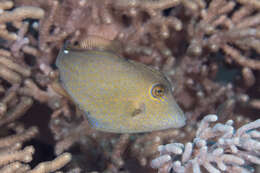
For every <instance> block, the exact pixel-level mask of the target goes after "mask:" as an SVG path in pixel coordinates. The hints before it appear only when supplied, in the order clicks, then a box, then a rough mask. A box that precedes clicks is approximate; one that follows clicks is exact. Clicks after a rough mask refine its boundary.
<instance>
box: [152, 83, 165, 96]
mask: <svg viewBox="0 0 260 173" xmlns="http://www.w3.org/2000/svg"><path fill="white" fill-rule="evenodd" d="M165 92H166V88H165V86H164V85H162V84H156V85H154V87H153V88H152V95H153V97H155V98H161V97H163V96H164V95H165Z"/></svg>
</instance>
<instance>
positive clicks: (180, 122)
mask: <svg viewBox="0 0 260 173" xmlns="http://www.w3.org/2000/svg"><path fill="white" fill-rule="evenodd" d="M173 108H174V110H175V111H173V113H172V116H171V117H172V123H173V124H174V125H173V127H174V128H181V127H183V126H184V125H185V124H186V119H187V118H186V116H185V114H184V113H183V111H182V110H181V108H180V107H179V106H178V105H177V104H176V105H175V107H173Z"/></svg>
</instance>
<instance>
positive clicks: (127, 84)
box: [56, 48, 186, 133]
mask: <svg viewBox="0 0 260 173" xmlns="http://www.w3.org/2000/svg"><path fill="white" fill-rule="evenodd" d="M56 65H57V67H58V69H59V73H60V81H61V84H62V86H63V88H64V89H65V90H66V91H67V93H68V94H69V96H70V97H71V98H72V100H73V101H74V102H75V103H76V104H77V105H78V106H79V108H80V109H81V110H83V111H84V112H85V115H86V118H87V119H88V121H89V122H90V124H91V125H92V126H93V127H94V128H96V129H98V130H102V131H107V132H116V133H136V132H149V131H154V130H161V129H168V128H179V127H182V126H183V125H184V124H185V119H186V118H185V116H184V114H183V112H182V110H181V109H180V108H179V106H178V105H177V103H176V101H175V100H174V98H173V96H172V89H171V84H170V83H169V81H168V80H167V79H166V77H165V76H164V75H163V74H162V73H161V72H159V71H158V70H156V69H153V68H151V67H148V66H146V65H144V64H141V63H138V62H135V61H131V60H127V59H125V58H122V57H120V56H119V55H116V54H115V53H113V52H111V51H108V50H99V49H92V50H88V49H66V48H64V49H63V50H61V52H60V54H59V56H58V58H57V61H56Z"/></svg>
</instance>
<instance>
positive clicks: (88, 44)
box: [67, 36, 122, 52]
mask: <svg viewBox="0 0 260 173" xmlns="http://www.w3.org/2000/svg"><path fill="white" fill-rule="evenodd" d="M67 48H68V49H77V50H104V51H112V52H118V51H121V50H122V48H121V46H120V44H119V42H117V41H115V40H108V39H104V38H102V37H99V36H88V37H86V38H84V39H83V40H80V41H79V42H78V44H77V45H68V47H67Z"/></svg>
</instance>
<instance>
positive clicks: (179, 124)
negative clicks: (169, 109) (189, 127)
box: [175, 112, 187, 128]
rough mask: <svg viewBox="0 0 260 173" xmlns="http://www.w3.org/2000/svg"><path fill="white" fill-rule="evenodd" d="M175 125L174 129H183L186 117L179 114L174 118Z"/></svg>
mask: <svg viewBox="0 0 260 173" xmlns="http://www.w3.org/2000/svg"><path fill="white" fill-rule="evenodd" d="M176 119H177V120H176V125H175V127H176V128H181V127H183V126H184V125H185V124H186V119H187V118H186V116H185V114H184V113H183V112H181V113H180V114H179V115H177V118H176Z"/></svg>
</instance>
